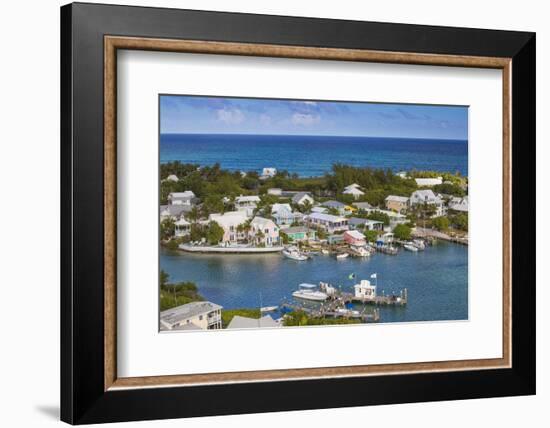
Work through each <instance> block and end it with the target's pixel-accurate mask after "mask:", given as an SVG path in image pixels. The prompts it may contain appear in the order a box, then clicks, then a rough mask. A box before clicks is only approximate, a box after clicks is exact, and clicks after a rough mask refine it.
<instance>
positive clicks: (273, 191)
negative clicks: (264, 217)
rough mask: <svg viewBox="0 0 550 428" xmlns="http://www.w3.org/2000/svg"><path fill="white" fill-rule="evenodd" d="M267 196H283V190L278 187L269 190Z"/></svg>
mask: <svg viewBox="0 0 550 428" xmlns="http://www.w3.org/2000/svg"><path fill="white" fill-rule="evenodd" d="M267 194H268V195H272V196H282V194H283V189H280V188H278V187H271V188H270V189H267Z"/></svg>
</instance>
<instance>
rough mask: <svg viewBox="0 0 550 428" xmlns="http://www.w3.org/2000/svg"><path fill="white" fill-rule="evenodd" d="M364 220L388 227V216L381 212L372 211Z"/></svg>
mask: <svg viewBox="0 0 550 428" xmlns="http://www.w3.org/2000/svg"><path fill="white" fill-rule="evenodd" d="M366 218H367V219H369V220H375V221H381V222H383V223H384V226H389V224H390V216H389V215H387V214H386V213H383V212H381V211H372V212H371V213H370V214H367V215H366Z"/></svg>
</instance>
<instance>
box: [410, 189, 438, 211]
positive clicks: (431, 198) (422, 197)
mask: <svg viewBox="0 0 550 428" xmlns="http://www.w3.org/2000/svg"><path fill="white" fill-rule="evenodd" d="M410 204H411V207H413V206H415V205H418V204H428V205H434V206H435V213H434V215H433V217H440V216H442V215H444V214H445V205H444V203H443V199H441V198H440V197H439V196H437V195H436V194H435V193H434V192H433V191H431V190H417V191H415V192H413V194H412V195H411V199H410Z"/></svg>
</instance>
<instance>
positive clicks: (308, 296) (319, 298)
mask: <svg viewBox="0 0 550 428" xmlns="http://www.w3.org/2000/svg"><path fill="white" fill-rule="evenodd" d="M292 297H295V298H297V299H303V300H312V301H314V302H324V301H325V300H327V299H328V294H327V293H323V292H322V291H319V290H318V289H317V286H316V285H315V284H306V283H303V284H300V285H299V286H298V290H296V291H294V292H293V293H292Z"/></svg>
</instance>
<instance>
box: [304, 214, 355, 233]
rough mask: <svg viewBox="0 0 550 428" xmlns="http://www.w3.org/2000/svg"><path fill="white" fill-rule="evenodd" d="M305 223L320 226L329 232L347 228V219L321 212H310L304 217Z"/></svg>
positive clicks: (341, 230)
mask: <svg viewBox="0 0 550 428" xmlns="http://www.w3.org/2000/svg"><path fill="white" fill-rule="evenodd" d="M304 220H305V222H306V224H307V225H309V226H311V227H320V228H322V229H324V230H326V231H327V232H329V233H334V232H343V231H346V230H348V229H349V226H348V219H347V218H345V217H342V216H335V215H331V214H323V213H311V214H309V215H308V216H306V217H304Z"/></svg>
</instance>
